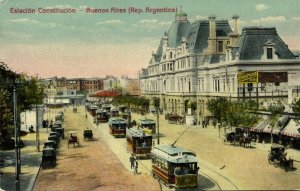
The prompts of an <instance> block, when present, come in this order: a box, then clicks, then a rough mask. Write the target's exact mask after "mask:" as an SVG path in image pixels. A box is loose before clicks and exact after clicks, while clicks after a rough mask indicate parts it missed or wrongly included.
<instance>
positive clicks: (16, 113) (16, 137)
mask: <svg viewBox="0 0 300 191" xmlns="http://www.w3.org/2000/svg"><path fill="white" fill-rule="evenodd" d="M13 102H14V127H15V155H16V181H19V180H20V178H19V177H20V176H19V175H20V162H21V161H20V147H19V145H20V144H19V143H20V141H19V136H20V135H19V128H18V122H17V120H18V112H17V94H16V85H14V90H13Z"/></svg>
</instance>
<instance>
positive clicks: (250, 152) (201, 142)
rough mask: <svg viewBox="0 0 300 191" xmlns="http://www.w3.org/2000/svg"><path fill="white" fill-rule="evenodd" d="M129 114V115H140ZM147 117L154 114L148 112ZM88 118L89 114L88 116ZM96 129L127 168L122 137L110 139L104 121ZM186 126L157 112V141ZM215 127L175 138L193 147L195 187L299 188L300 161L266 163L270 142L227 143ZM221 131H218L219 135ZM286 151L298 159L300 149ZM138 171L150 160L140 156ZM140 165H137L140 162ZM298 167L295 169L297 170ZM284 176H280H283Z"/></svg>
mask: <svg viewBox="0 0 300 191" xmlns="http://www.w3.org/2000/svg"><path fill="white" fill-rule="evenodd" d="M140 117H141V116H140V115H137V114H133V119H138V118H140ZM147 117H150V118H151V117H152V118H154V119H155V116H153V115H148V116H147ZM89 119H90V120H92V118H91V117H90V118H89ZM94 128H95V129H97V130H98V131H99V132H100V134H101V135H103V137H102V138H103V139H104V140H105V141H106V142H107V143H108V145H110V149H111V150H113V152H115V153H116V155H117V156H118V157H119V158H120V160H121V162H122V163H123V165H124V166H125V167H126V168H129V162H128V158H129V153H127V152H126V142H125V139H122V138H119V139H115V138H114V139H111V137H112V136H111V135H109V132H108V125H107V124H100V125H99V126H98V127H94ZM186 128H188V127H187V126H185V125H174V124H173V125H170V124H168V122H167V121H166V120H164V119H163V116H160V133H161V140H160V142H161V144H171V143H173V142H174V140H176V139H177V138H178V136H179V135H180V134H181V133H182V132H183V131H185V130H186ZM218 134H219V133H218V130H217V129H214V128H213V127H211V126H210V127H209V128H204V129H203V128H200V127H198V126H193V127H190V128H189V129H188V130H187V131H186V132H185V133H184V135H183V136H182V137H181V138H180V139H179V140H178V141H177V143H176V144H177V145H178V146H182V147H185V148H187V149H190V150H192V151H194V152H195V153H196V154H197V158H198V160H199V164H200V171H199V178H198V181H199V190H240V189H244V190H249V189H250V190H254V189H255V190H259V189H265V190H270V189H283V190H290V189H299V188H300V178H299V177H300V171H299V169H300V164H299V163H298V162H294V166H295V169H296V170H294V171H289V172H285V171H284V170H283V169H281V168H275V167H274V166H273V165H270V164H268V162H267V155H268V150H269V148H270V144H258V143H257V144H255V145H252V147H251V148H243V147H239V146H232V145H227V144H224V143H223V142H222V139H221V138H219V135H218ZM222 134H223V132H220V137H222ZM287 152H288V155H289V156H291V157H292V158H293V159H295V160H296V161H300V152H299V151H298V150H294V149H288V150H287ZM142 164H143V165H142V166H143V167H144V168H141V172H142V173H144V174H148V175H151V174H150V171H151V162H150V160H143V161H142ZM140 166H141V165H140ZM297 169H298V170H297ZM283 177H284V178H283Z"/></svg>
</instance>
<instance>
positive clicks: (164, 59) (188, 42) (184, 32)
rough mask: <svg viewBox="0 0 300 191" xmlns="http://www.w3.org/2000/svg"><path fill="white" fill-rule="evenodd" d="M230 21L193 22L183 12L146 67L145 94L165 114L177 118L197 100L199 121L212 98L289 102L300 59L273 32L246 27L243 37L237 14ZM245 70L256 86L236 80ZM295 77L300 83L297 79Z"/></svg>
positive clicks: (177, 16)
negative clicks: (291, 82) (167, 113)
mask: <svg viewBox="0 0 300 191" xmlns="http://www.w3.org/2000/svg"><path fill="white" fill-rule="evenodd" d="M232 19H233V28H231V27H230V25H229V22H228V20H216V17H215V16H211V17H209V19H208V20H200V21H196V22H194V23H190V22H189V21H188V19H187V14H186V13H184V12H182V11H179V12H178V13H177V14H176V16H175V21H174V22H173V23H172V25H171V27H170V28H169V30H168V31H167V32H166V33H165V34H164V35H163V37H162V38H161V40H160V44H159V46H158V49H157V51H156V52H155V53H152V55H151V59H150V61H149V65H148V67H147V68H145V69H142V72H141V75H140V79H141V81H140V87H141V94H142V95H144V96H146V97H148V98H149V99H152V98H154V97H155V98H159V100H160V107H161V109H162V110H164V111H167V112H176V113H179V114H186V113H187V111H188V108H187V106H188V102H189V101H191V102H194V103H196V105H197V110H196V111H194V112H193V114H194V115H195V116H197V118H198V119H199V118H201V117H204V116H206V115H209V113H208V112H207V110H206V102H207V101H208V100H209V99H211V98H216V97H227V98H231V99H252V100H254V101H257V100H258V102H259V103H260V102H263V101H265V100H270V99H281V100H284V101H287V96H288V88H289V85H288V83H289V76H290V74H293V73H298V72H299V71H300V60H298V59H296V57H295V56H294V54H293V53H292V52H291V51H290V50H289V48H288V46H287V45H286V44H285V43H284V42H283V40H282V39H281V38H280V37H279V35H278V34H277V31H276V29H275V28H273V27H271V28H266V27H246V28H244V29H243V30H242V33H241V34H239V31H238V28H239V25H238V21H239V20H238V16H233V17H232ZM246 72H250V73H251V72H252V74H256V77H255V79H257V81H258V82H257V83H256V82H254V81H253V79H252V80H251V79H248V80H247V79H246V80H245V79H244V80H245V81H243V82H244V83H239V81H240V82H241V79H240V78H238V76H242V74H244V73H246ZM244 76H246V75H244ZM292 78H293V80H294V81H295V82H296V84H299V83H300V82H299V79H300V78H299V75H298V76H296V75H294V76H293V77H292ZM297 81H298V82H297Z"/></svg>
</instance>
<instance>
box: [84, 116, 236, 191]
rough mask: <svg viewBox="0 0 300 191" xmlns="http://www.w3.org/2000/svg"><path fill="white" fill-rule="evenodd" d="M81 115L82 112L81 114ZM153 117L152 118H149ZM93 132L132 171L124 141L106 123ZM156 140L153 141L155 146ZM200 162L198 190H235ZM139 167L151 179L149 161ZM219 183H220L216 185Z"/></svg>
mask: <svg viewBox="0 0 300 191" xmlns="http://www.w3.org/2000/svg"><path fill="white" fill-rule="evenodd" d="M81 113H82V112H81ZM141 117H142V116H140V115H137V114H133V119H136V120H137V119H139V118H141ZM149 117H153V116H149ZM89 120H90V121H91V122H92V121H93V118H92V116H90V115H89ZM93 128H94V130H96V131H98V132H99V134H100V136H101V139H103V140H104V141H105V142H106V143H107V145H109V147H110V149H111V150H112V151H113V152H114V153H115V154H116V155H117V157H118V158H119V159H120V161H121V162H122V164H123V165H124V167H126V168H127V170H129V171H132V170H131V169H130V163H129V157H130V153H129V152H127V149H126V139H125V138H114V137H113V136H112V135H110V133H109V127H108V124H107V123H100V124H99V125H98V126H97V125H95V124H94V125H93ZM177 137H178V134H177V135H176V136H173V137H169V139H170V140H175V139H176V138H177ZM164 139H165V138H164V137H161V140H162V141H163V140H164ZM156 142H157V140H155V144H156ZM198 158H199V157H198ZM199 161H200V168H201V170H200V173H199V176H198V182H199V187H198V190H221V189H225V190H237V188H236V187H235V185H234V184H233V183H232V182H231V181H230V180H228V179H227V178H226V177H224V176H223V175H222V174H221V173H219V172H218V170H217V169H216V168H215V167H214V166H212V165H211V164H209V163H208V162H205V161H203V160H199ZM139 162H140V164H141V165H139V168H140V169H139V170H140V173H143V174H146V175H148V176H149V178H151V177H152V174H151V160H150V159H148V160H140V161H139ZM218 182H220V183H218ZM162 188H163V190H172V189H169V188H167V187H166V186H165V185H163V184H162Z"/></svg>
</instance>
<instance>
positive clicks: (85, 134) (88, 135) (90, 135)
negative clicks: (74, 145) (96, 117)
mask: <svg viewBox="0 0 300 191" xmlns="http://www.w3.org/2000/svg"><path fill="white" fill-rule="evenodd" d="M83 138H84V140H86V139H89V140H92V139H93V131H92V130H91V129H88V128H87V129H85V130H84V131H83Z"/></svg>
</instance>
